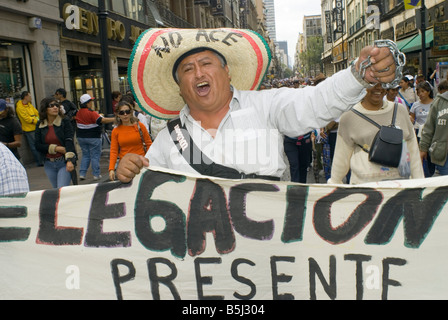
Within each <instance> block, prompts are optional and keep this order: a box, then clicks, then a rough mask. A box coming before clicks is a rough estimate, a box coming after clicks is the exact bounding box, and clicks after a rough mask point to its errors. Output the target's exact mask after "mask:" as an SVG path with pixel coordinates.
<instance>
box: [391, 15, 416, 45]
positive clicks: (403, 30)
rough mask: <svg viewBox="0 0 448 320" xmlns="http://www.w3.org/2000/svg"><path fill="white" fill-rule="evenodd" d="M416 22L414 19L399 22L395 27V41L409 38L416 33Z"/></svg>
mask: <svg viewBox="0 0 448 320" xmlns="http://www.w3.org/2000/svg"><path fill="white" fill-rule="evenodd" d="M417 31H418V30H417V21H416V19H415V17H412V18H409V19H406V20H405V21H403V22H400V23H399V24H397V26H396V32H395V37H396V40H401V39H403V38H406V37H409V36H411V35H414V34H416V33H417Z"/></svg>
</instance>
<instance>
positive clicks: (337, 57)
mask: <svg viewBox="0 0 448 320" xmlns="http://www.w3.org/2000/svg"><path fill="white" fill-rule="evenodd" d="M346 57H347V41H344V42H342V43H341V44H339V45H337V46H335V47H334V48H333V62H334V63H337V62H341V61H343V60H344V59H345V58H346Z"/></svg>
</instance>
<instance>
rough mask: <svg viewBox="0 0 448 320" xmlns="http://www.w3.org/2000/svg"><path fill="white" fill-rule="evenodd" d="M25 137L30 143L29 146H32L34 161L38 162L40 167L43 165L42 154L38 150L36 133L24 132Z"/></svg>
mask: <svg viewBox="0 0 448 320" xmlns="http://www.w3.org/2000/svg"><path fill="white" fill-rule="evenodd" d="M23 135H24V136H25V138H26V141H28V145H29V146H30V150H31V152H32V153H33V156H34V160H36V164H37V165H38V166H40V165H42V163H43V159H42V154H41V153H40V152H39V151H37V149H36V142H35V141H36V138H35V133H34V131H23Z"/></svg>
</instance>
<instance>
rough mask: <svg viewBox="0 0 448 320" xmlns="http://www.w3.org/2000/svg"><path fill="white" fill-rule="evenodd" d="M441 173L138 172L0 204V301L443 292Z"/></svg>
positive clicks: (444, 191)
mask: <svg viewBox="0 0 448 320" xmlns="http://www.w3.org/2000/svg"><path fill="white" fill-rule="evenodd" d="M447 198H448V179H447V178H445V177H437V178H431V179H423V180H409V181H405V180H403V181H390V182H384V183H378V184H370V185H364V186H337V185H324V184H315V185H301V184H294V183H287V182H270V181H260V180H242V181H232V180H223V179H214V178H210V179H207V178H204V177H193V176H185V175H182V174H179V173H176V172H172V171H162V170H158V169H157V170H156V169H152V170H145V171H144V172H143V173H142V174H141V175H139V176H138V177H137V178H136V179H134V181H133V183H132V184H121V183H119V182H112V183H102V184H92V185H83V186H70V187H65V188H62V189H59V190H57V189H53V190H44V191H36V192H30V193H28V194H27V195H26V196H23V197H4V198H0V268H1V272H2V274H1V278H0V288H1V290H0V298H1V299H164V300H170V299H182V300H185V299H226V300H231V299H254V300H258V299H267V300H271V299H297V300H309V299H447V298H448V290H447V289H446V288H448V277H446V265H447V264H448V233H447V230H448V208H447V207H446V206H445V204H446V202H447Z"/></svg>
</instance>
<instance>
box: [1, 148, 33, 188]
mask: <svg viewBox="0 0 448 320" xmlns="http://www.w3.org/2000/svg"><path fill="white" fill-rule="evenodd" d="M0 181H1V183H0V196H8V195H11V194H17V193H27V192H29V191H30V186H29V183H28V176H27V174H26V170H25V168H24V167H23V166H22V164H21V163H20V162H19V160H18V159H17V158H16V157H15V155H14V154H13V153H12V152H11V151H10V150H9V149H8V148H7V147H6V146H5V145H4V144H3V143H0Z"/></svg>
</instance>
